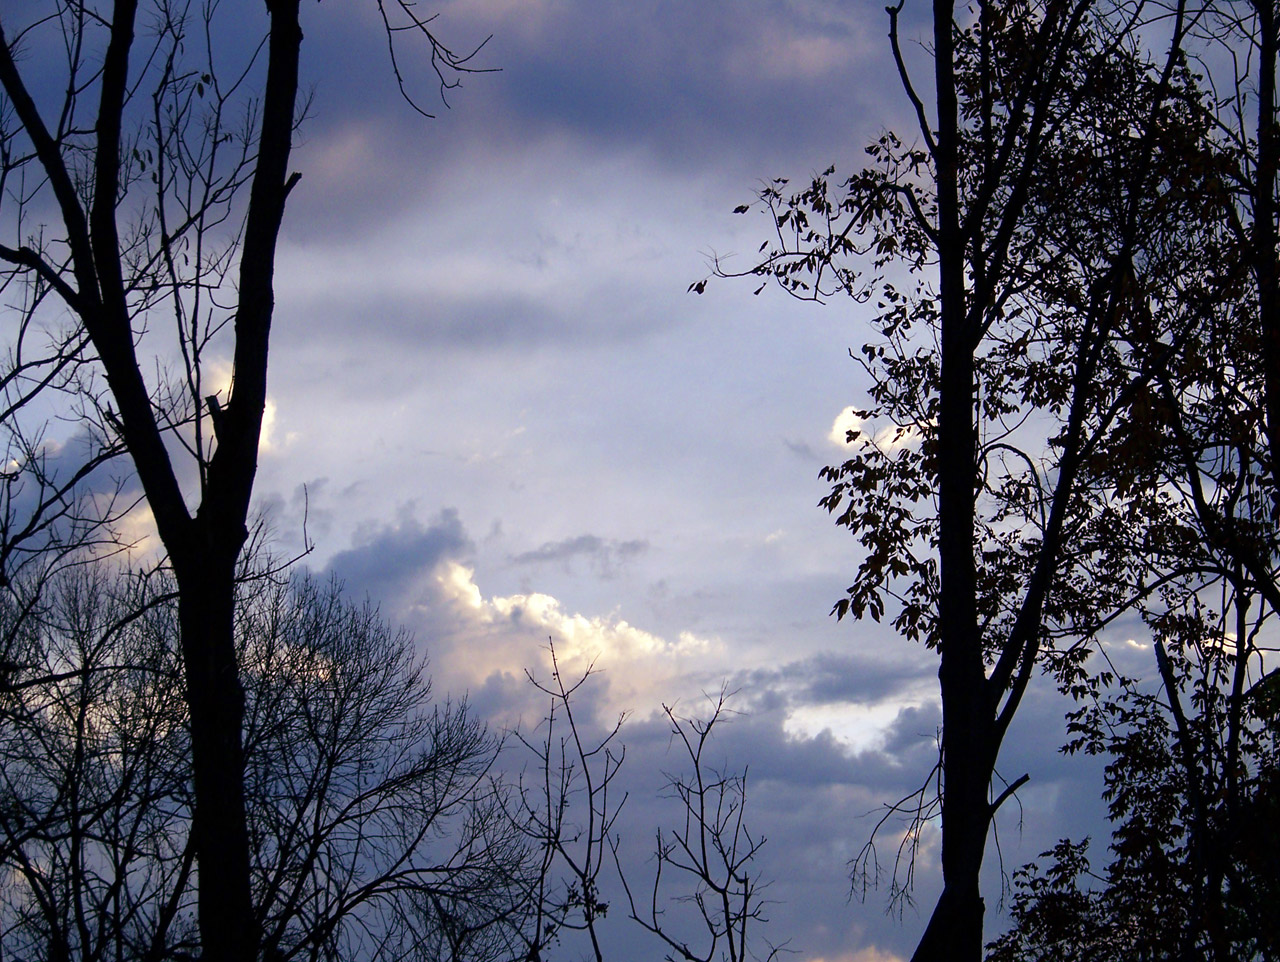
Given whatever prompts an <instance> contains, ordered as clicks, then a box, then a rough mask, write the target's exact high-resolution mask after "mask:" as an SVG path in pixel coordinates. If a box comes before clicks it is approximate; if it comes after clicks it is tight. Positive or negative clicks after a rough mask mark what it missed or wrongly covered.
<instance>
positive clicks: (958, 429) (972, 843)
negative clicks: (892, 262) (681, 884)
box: [912, 0, 994, 962]
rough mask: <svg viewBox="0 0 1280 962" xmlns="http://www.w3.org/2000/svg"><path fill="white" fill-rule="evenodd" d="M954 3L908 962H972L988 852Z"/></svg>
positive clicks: (941, 51)
mask: <svg viewBox="0 0 1280 962" xmlns="http://www.w3.org/2000/svg"><path fill="white" fill-rule="evenodd" d="M953 13H954V3H953V0H935V3H934V8H933V16H934V25H933V26H934V53H935V60H934V63H935V70H936V74H935V81H936V85H937V88H936V89H937V101H938V132H937V149H936V152H935V162H936V165H937V187H938V271H939V301H940V324H941V329H942V330H941V342H942V343H941V349H942V357H941V362H942V369H941V375H942V377H941V385H940V389H939V390H940V396H939V401H940V411H939V423H938V524H939V545H938V548H939V575H940V591H941V597H940V604H939V624H940V650H941V664H940V666H939V669H938V678H939V683H940V689H941V695H942V731H943V735H942V739H943V740H942V791H943V795H942V878H943V892H942V896H941V897H940V898H939V900H938V904H937V906H936V907H935V909H934V912H933V915H932V916H931V918H930V920H929V925H928V927H927V928H926V929H925V933H924V936H923V937H922V938H921V940H920V943H919V945H918V946H917V948H916V951H915V954H914V955H913V957H912V959H913V962H930V960H935V959H936V960H939V962H942V960H946V962H980V960H981V958H982V917H983V903H982V897H981V895H980V893H979V887H978V873H979V871H980V870H981V868H982V854H983V849H984V847H985V845H986V836H987V824H988V822H989V819H990V809H989V806H988V804H987V787H988V785H989V783H990V779H991V765H992V763H993V760H994V759H993V757H992V753H991V752H990V750H989V743H990V737H989V736H990V729H991V715H990V706H989V705H988V704H987V698H986V671H985V666H984V664H983V658H982V641H981V635H980V632H979V631H978V625H977V610H976V593H977V572H976V568H975V565H974V557H973V538H974V511H975V505H974V465H975V459H976V451H977V426H976V424H975V421H974V418H975V411H974V403H973V402H974V393H973V392H974V384H973V378H974V367H973V352H974V336H973V333H972V330H971V327H972V323H971V319H970V318H969V311H968V297H967V291H966V288H965V270H964V264H965V238H964V234H963V231H962V229H961V210H960V185H959V139H960V122H959V110H958V103H957V92H956V77H955V65H954V45H953V34H952V30H953V25H952V20H953Z"/></svg>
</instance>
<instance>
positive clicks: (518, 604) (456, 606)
mask: <svg viewBox="0 0 1280 962" xmlns="http://www.w3.org/2000/svg"><path fill="white" fill-rule="evenodd" d="M433 580H434V589H435V590H434V591H429V592H428V595H427V596H426V597H425V598H424V603H423V604H420V605H419V606H418V607H419V611H420V612H422V613H424V614H428V617H431V618H432V620H433V621H434V623H435V626H436V628H437V631H435V632H433V634H437V635H439V634H440V633H441V632H440V630H439V629H443V630H444V633H446V634H447V635H448V636H449V637H448V647H447V649H446V650H444V651H442V652H439V653H438V655H437V664H438V666H439V667H440V668H443V669H444V670H446V671H447V672H448V673H449V674H450V675H451V676H453V678H456V679H458V680H460V681H462V682H464V683H465V685H466V686H468V687H471V688H476V687H479V686H480V685H481V684H483V682H484V681H485V680H486V679H487V678H489V677H490V676H491V675H494V674H501V673H510V672H519V671H520V670H521V669H522V668H531V669H534V668H536V669H538V670H542V669H544V668H548V667H549V654H548V652H547V643H548V639H550V641H551V642H552V643H554V645H555V649H556V657H557V658H558V660H559V663H560V666H561V668H562V669H565V670H567V671H568V672H569V673H571V674H580V673H582V672H584V671H586V669H587V668H588V667H589V666H592V665H594V666H595V668H596V669H597V670H602V671H604V672H606V673H607V674H606V677H607V679H608V682H609V697H608V701H609V703H610V705H611V706H613V708H614V709H615V710H617V711H630V710H638V711H644V712H647V711H650V710H653V709H656V708H657V707H658V705H659V703H660V702H661V701H663V700H670V699H671V698H673V697H675V696H676V695H678V694H680V693H681V692H676V691H674V690H673V688H674V686H676V685H677V684H679V680H680V679H681V678H682V676H685V675H686V674H687V673H688V672H689V670H690V668H692V667H701V666H704V665H707V664H712V663H718V664H723V659H724V646H723V644H721V643H720V642H719V641H718V640H715V639H709V638H703V637H700V636H698V635H696V634H694V633H693V632H688V631H682V632H680V633H679V634H678V635H677V636H676V637H675V638H674V639H668V638H663V637H660V636H658V635H656V634H653V633H652V632H649V631H645V630H644V629H643V628H638V627H636V626H635V625H632V624H630V623H629V622H627V621H626V620H624V619H622V618H619V617H617V615H616V614H612V613H611V614H608V615H585V614H581V613H578V612H571V611H567V610H565V608H564V606H563V604H562V603H561V602H560V601H559V600H558V599H557V598H554V597H552V596H551V595H548V594H544V593H542V592H529V593H524V594H512V595H506V596H494V597H489V598H486V597H485V596H484V594H483V593H482V592H481V590H480V588H479V586H478V585H476V583H475V572H474V571H473V569H471V568H469V567H467V566H466V565H463V564H460V563H458V562H456V561H452V560H450V561H445V562H443V563H442V564H441V565H440V566H439V567H438V568H437V569H436V571H435V573H434V575H433ZM432 595H434V597H432ZM441 608H443V609H444V610H445V611H447V612H448V618H447V621H448V623H447V624H444V623H442V622H441V620H440V614H441V613H442V612H441V610H440V609H441ZM429 612H430V613H429Z"/></svg>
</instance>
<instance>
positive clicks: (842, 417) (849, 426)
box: [827, 406, 866, 448]
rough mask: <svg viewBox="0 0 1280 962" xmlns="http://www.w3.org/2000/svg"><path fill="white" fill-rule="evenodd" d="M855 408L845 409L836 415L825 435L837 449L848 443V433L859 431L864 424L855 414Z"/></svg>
mask: <svg viewBox="0 0 1280 962" xmlns="http://www.w3.org/2000/svg"><path fill="white" fill-rule="evenodd" d="M856 410H857V409H856V408H854V407H852V406H850V407H847V408H845V409H844V410H843V411H841V412H840V413H839V414H837V415H836V419H835V420H834V421H832V422H831V430H830V431H829V432H828V433H827V440H828V441H830V442H831V443H832V444H834V445H836V446H837V447H841V448H842V447H844V446H845V445H846V444H848V443H849V432H850V431H861V430H862V426H863V425H864V424H865V423H866V422H865V421H863V420H862V418H860V417H858V415H857V414H856V413H855V412H856Z"/></svg>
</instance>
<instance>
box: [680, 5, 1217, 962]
mask: <svg viewBox="0 0 1280 962" xmlns="http://www.w3.org/2000/svg"><path fill="white" fill-rule="evenodd" d="M902 9H903V8H902V5H901V4H899V5H898V6H896V7H891V8H889V24H890V26H889V36H890V44H891V48H892V51H893V55H894V58H895V62H896V63H897V65H898V70H899V73H900V76H901V79H902V83H903V89H904V91H905V92H906V95H907V99H908V101H909V102H910V104H911V105H912V107H913V109H914V111H915V113H916V116H917V120H918V123H919V126H918V130H917V132H916V136H917V137H918V142H919V146H905V145H904V144H903V142H902V141H901V140H899V139H898V138H897V137H896V136H894V135H893V134H886V135H885V136H884V137H882V138H881V139H880V140H879V141H878V142H877V143H875V144H873V145H871V147H869V148H868V153H869V155H870V156H871V161H872V164H871V166H869V167H868V168H866V169H864V170H863V171H861V172H860V173H855V174H854V175H852V176H851V177H849V178H848V179H847V180H845V181H844V182H843V183H833V182H832V180H831V177H832V175H833V174H834V169H828V170H827V171H825V172H824V173H823V174H822V175H819V176H817V177H815V178H814V179H813V180H812V182H811V183H810V184H809V185H808V186H807V187H806V188H804V189H802V190H799V191H796V192H794V193H790V192H789V188H788V185H787V182H786V181H785V180H781V179H780V180H777V181H774V182H773V183H772V184H770V185H768V186H766V187H765V189H764V190H762V191H761V193H760V197H759V200H760V203H761V205H762V206H763V207H764V209H765V210H766V211H767V213H768V215H769V217H770V220H771V223H772V228H773V231H772V237H771V238H770V240H768V241H766V242H765V244H764V245H763V246H762V248H761V251H762V253H763V254H764V259H763V260H762V261H760V262H759V263H758V264H756V265H754V266H753V267H751V268H749V269H747V270H746V271H743V272H742V273H745V274H747V275H751V276H754V277H757V278H763V279H764V281H765V282H766V283H767V282H768V281H769V280H770V279H772V280H774V281H776V282H777V283H778V284H779V285H780V286H782V288H783V289H784V290H786V291H787V292H788V293H791V294H793V295H795V296H797V297H801V298H807V299H814V300H824V299H826V298H828V297H830V296H833V295H836V294H845V295H850V296H852V297H853V298H854V299H855V301H857V302H858V303H864V304H865V303H869V302H870V303H872V304H874V308H875V311H876V315H875V317H874V320H873V328H874V329H875V331H876V334H877V335H878V340H876V341H874V342H872V343H869V344H867V345H866V346H865V347H863V348H862V350H861V352H860V353H859V354H857V355H855V359H856V360H858V361H859V363H860V364H861V365H862V366H863V368H864V370H865V371H866V372H867V373H868V375H869V376H870V378H871V382H872V386H871V389H870V395H871V401H872V404H871V406H870V407H869V408H868V409H867V410H862V411H859V412H857V416H858V417H859V418H860V419H861V420H862V421H863V422H865V423H864V426H863V427H862V428H860V429H856V430H852V431H850V433H849V442H850V443H851V444H853V445H854V451H855V453H854V455H853V456H852V458H850V460H848V461H846V462H845V463H843V464H841V465H836V466H833V467H830V468H827V469H826V470H825V471H824V472H823V477H824V478H825V479H826V480H828V481H829V482H830V483H831V492H830V494H829V495H828V496H827V497H826V498H824V499H823V502H822V504H823V506H824V507H825V508H826V509H827V510H828V511H830V512H832V513H833V514H834V515H836V518H837V521H838V523H840V524H841V525H844V526H847V527H848V528H850V530H851V531H852V532H853V533H854V535H855V536H856V537H857V538H858V541H859V542H860V544H861V546H862V548H863V551H864V556H863V559H862V561H861V563H860V565H859V568H858V572H857V576H856V578H855V580H854V583H853V584H852V586H851V587H850V588H849V590H848V593H847V596H846V597H845V598H842V599H841V600H840V601H839V602H838V603H837V604H836V606H835V613H836V614H837V615H839V616H844V615H845V614H853V615H854V616H856V617H859V618H860V617H863V616H870V617H871V618H873V619H874V620H876V621H879V620H880V618H881V617H883V616H884V614H885V612H886V610H887V607H886V597H888V598H889V600H890V603H895V604H896V605H897V611H896V614H895V615H894V622H893V623H894V626H895V627H896V628H897V629H898V630H899V631H900V632H901V633H902V634H903V635H905V636H906V637H908V638H910V639H913V640H924V641H925V643H926V644H927V645H928V646H929V647H932V648H936V649H937V650H938V653H939V687H940V694H941V700H942V715H943V722H942V737H941V746H940V748H941V752H940V759H939V764H938V768H937V769H936V770H935V773H934V774H936V775H937V776H938V777H937V780H936V782H935V780H934V774H931V775H930V776H929V778H928V779H927V780H926V782H925V783H924V785H923V786H922V788H921V790H920V791H919V792H917V793H916V794H915V795H913V796H911V797H909V798H908V799H904V800H903V802H901V803H899V804H898V806H895V807H894V809H895V810H898V811H906V812H908V814H909V817H910V824H909V827H908V831H907V835H906V838H907V839H908V848H909V849H910V848H911V845H912V844H913V842H912V840H915V839H918V838H919V833H920V831H921V830H922V827H923V822H924V821H926V820H928V819H930V818H932V817H933V816H934V815H935V814H936V815H940V818H941V834H942V856H941V861H942V878H943V891H942V894H941V896H940V898H939V901H938V903H937V905H936V907H935V908H934V910H933V913H932V915H931V917H930V920H929V923H928V926H927V927H926V929H925V932H924V934H923V936H922V938H921V940H920V943H919V945H918V947H917V950H916V953H915V956H914V958H915V959H917V960H928V959H969V960H976V959H978V958H980V957H981V953H982V925H983V914H984V904H983V900H982V896H981V892H980V887H979V872H980V868H981V865H982V861H983V857H984V851H985V845H986V839H987V834H988V832H989V830H990V828H991V825H992V820H993V818H994V816H995V813H996V811H997V810H998V809H999V807H1000V805H1001V804H1002V803H1003V802H1004V801H1005V800H1006V799H1007V798H1008V797H1009V796H1010V795H1011V794H1012V792H1013V791H1015V790H1016V789H1017V787H1018V786H1020V785H1021V784H1022V783H1023V782H1025V781H1026V779H1027V777H1028V776H1027V775H1025V774H1024V775H1022V776H1020V777H1018V778H1016V779H1014V780H1012V781H1011V782H1008V783H1005V784H1004V786H1003V787H1002V788H998V789H997V788H994V787H993V779H995V778H997V777H998V775H997V769H996V766H997V761H998V758H999V752H1000V748H1001V745H1002V743H1003V740H1004V738H1005V735H1006V733H1007V732H1008V730H1009V728H1010V725H1011V724H1012V722H1013V719H1014V717H1015V715H1016V712H1017V709H1018V707H1019V705H1020V703H1021V700H1022V698H1023V696H1024V694H1025V692H1026V691H1027V689H1028V686H1029V685H1030V683H1031V681H1032V679H1033V677H1034V674H1035V672H1036V669H1037V667H1038V666H1045V667H1048V668H1050V669H1052V670H1053V671H1055V672H1056V673H1057V674H1058V677H1059V678H1060V679H1063V680H1068V679H1071V678H1072V677H1073V676H1074V675H1075V673H1076V672H1077V671H1078V670H1079V669H1080V666H1081V664H1082V663H1083V661H1084V659H1085V658H1086V657H1087V654H1088V651H1089V646H1088V644H1087V642H1088V639H1089V638H1090V636H1091V635H1092V633H1093V632H1094V631H1096V630H1097V629H1098V628H1099V627H1100V626H1102V625H1105V624H1106V623H1107V620H1108V619H1109V618H1111V617H1114V615H1115V613H1116V612H1119V611H1123V610H1127V609H1128V608H1129V606H1131V605H1132V603H1133V597H1132V596H1131V595H1127V594H1125V592H1124V590H1123V588H1122V587H1121V586H1120V585H1118V584H1115V583H1112V582H1105V581H1104V582H1095V581H1092V579H1090V578H1089V577H1088V573H1089V566H1088V564H1087V563H1086V562H1087V560H1088V559H1089V557H1090V555H1091V553H1092V552H1095V551H1102V550H1103V548H1102V547H1099V546H1096V543H1097V539H1094V540H1093V541H1091V540H1090V535H1091V534H1092V532H1093V531H1094V530H1095V528H1096V527H1097V526H1098V525H1103V524H1106V523H1107V518H1108V515H1107V511H1108V507H1109V505H1108V498H1109V492H1108V491H1107V490H1106V489H1105V488H1104V487H1103V486H1102V485H1100V484H1097V483H1095V482H1096V481H1097V474H1096V472H1092V470H1091V468H1090V466H1091V465H1093V464H1095V463H1097V462H1100V461H1106V460H1107V459H1109V458H1112V457H1116V456H1118V455H1117V448H1116V446H1115V445H1116V442H1117V439H1118V438H1119V437H1120V434H1121V432H1119V431H1118V430H1117V427H1118V426H1119V425H1121V424H1122V423H1128V419H1129V417H1130V416H1131V412H1132V411H1133V409H1134V408H1135V407H1136V406H1137V405H1138V404H1139V403H1140V402H1141V401H1142V400H1143V399H1145V398H1147V397H1149V396H1150V394H1151V392H1152V389H1153V386H1154V385H1155V383H1156V382H1157V380H1158V377H1159V376H1160V375H1161V372H1163V371H1165V370H1166V369H1168V367H1169V365H1170V364H1171V363H1172V362H1173V359H1174V358H1176V357H1178V356H1180V355H1181V354H1182V353H1183V352H1184V351H1185V350H1186V348H1187V345H1188V343H1189V341H1190V339H1191V337H1190V332H1189V331H1187V330H1185V329H1183V328H1180V327H1177V326H1175V325H1173V324H1172V319H1171V318H1168V317H1164V318H1161V319H1154V318H1153V317H1152V315H1151V311H1150V310H1149V304H1148V303H1147V300H1146V297H1145V290H1146V284H1147V280H1148V277H1149V276H1152V275H1157V276H1165V275H1167V274H1168V273H1169V272H1170V271H1171V270H1172V269H1173V268H1174V266H1175V265H1179V264H1180V263H1184V262H1185V252H1186V250H1187V246H1186V244H1185V241H1186V239H1187V237H1188V234H1187V233H1186V231H1185V230H1184V228H1183V225H1184V224H1185V223H1191V224H1198V223H1201V222H1202V220H1203V218H1202V217H1201V214H1200V212H1201V210H1202V208H1203V207H1204V205H1205V204H1206V203H1207V202H1209V201H1208V199H1207V197H1206V191H1205V190H1204V188H1205V184H1206V180H1207V179H1208V178H1209V175H1208V174H1207V173H1206V172H1204V171H1197V170H1196V169H1195V168H1194V167H1193V166H1191V165H1188V164H1186V163H1184V161H1185V160H1186V158H1185V156H1184V152H1185V151H1186V150H1187V149H1188V145H1189V144H1191V145H1195V144H1198V143H1199V142H1200V141H1199V140H1198V139H1197V137H1198V136H1200V135H1201V134H1202V133H1203V129H1204V124H1205V111H1204V109H1203V107H1202V104H1201V100H1200V94H1199V91H1198V90H1197V89H1196V87H1195V84H1194V82H1193V78H1192V77H1191V75H1190V71H1189V70H1188V69H1187V66H1186V63H1187V61H1186V58H1185V55H1184V52H1183V43H1184V39H1185V37H1186V34H1187V31H1188V30H1189V29H1190V28H1191V26H1192V25H1193V23H1194V22H1195V18H1194V17H1193V16H1191V15H1189V14H1188V12H1187V9H1186V7H1185V6H1184V5H1183V4H1177V5H1175V6H1173V7H1172V8H1171V9H1169V10H1161V11H1159V13H1160V16H1159V17H1157V16H1155V15H1154V14H1153V15H1151V16H1148V11H1147V10H1146V8H1145V7H1144V6H1143V5H1142V4H1141V3H1138V4H1131V5H1120V6H1116V7H1105V6H1103V5H1099V4H1095V3H1092V2H1090V0H1078V2H1073V3H1070V2H1069V3H1056V2H1054V3H1038V2H1000V3H980V4H978V5H977V8H976V11H975V12H974V15H973V17H972V18H970V19H968V20H962V19H960V18H959V17H958V16H957V11H956V9H955V5H954V4H952V3H950V2H946V0H940V2H938V3H935V4H934V8H933V24H932V27H933V29H932V48H931V54H932V58H933V84H932V87H933V93H932V105H931V107H927V106H926V103H925V100H924V98H923V97H922V95H921V94H920V93H919V92H918V88H917V85H916V83H915V81H914V79H913V77H912V75H911V72H910V71H909V69H908V65H907V61H906V57H905V56H904V53H903V50H902V46H901V41H900V37H899V19H900V14H901V12H902ZM1166 14H1167V16H1166ZM1160 24H1163V25H1164V26H1163V27H1160V26H1159V25H1160ZM1156 29H1164V30H1165V31H1166V33H1165V36H1166V38H1167V41H1166V43H1167V46H1166V48H1165V49H1166V53H1165V55H1164V56H1163V57H1162V58H1161V59H1159V60H1154V59H1152V57H1151V56H1150V55H1149V54H1148V51H1149V50H1150V49H1152V48H1151V46H1149V44H1150V42H1151V33H1150V31H1153V30H1156ZM749 209H750V207H749V206H745V205H744V206H743V207H740V208H739V209H738V210H739V212H746V211H747V210H749ZM1180 259H1181V260H1180ZM716 269H717V272H718V273H720V274H722V275H732V274H733V272H732V271H729V270H727V269H726V267H725V266H724V265H721V264H718V265H716ZM695 289H700V288H699V287H698V285H695ZM761 289H763V285H762V286H761V288H758V289H757V292H759V290H761ZM1157 320H1163V321H1165V322H1166V323H1164V324H1160V323H1157V322H1156V321H1157ZM852 353H853V352H851V354H852ZM935 792H936V794H934V795H931V793H935ZM873 854H874V849H868V850H866V851H864V857H863V858H860V859H859V860H858V861H857V862H856V863H855V866H854V868H855V873H861V872H866V871H873V870H874V866H875V862H874V859H873V858H872V856H873ZM894 891H895V893H896V894H901V893H902V891H903V889H901V888H899V887H897V886H896V885H895V889H894Z"/></svg>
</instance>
